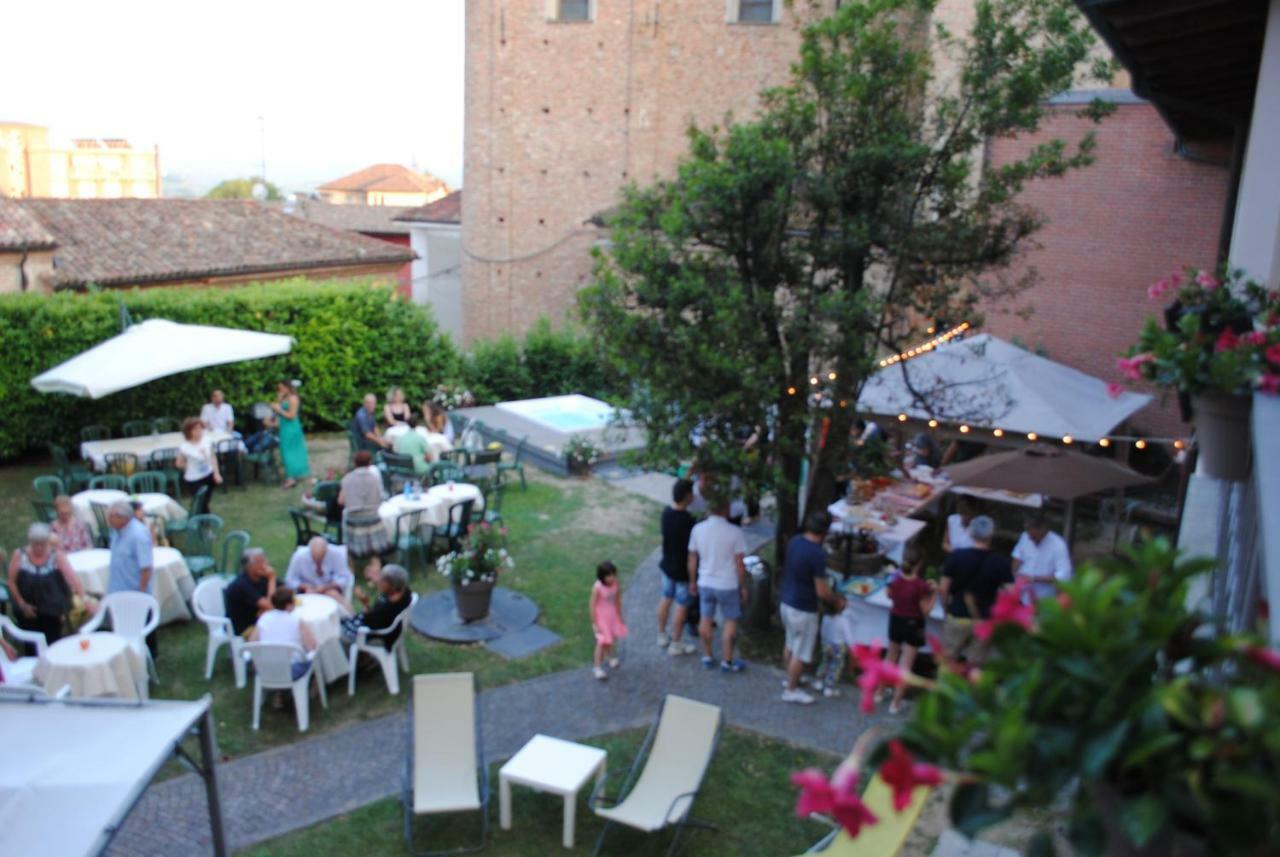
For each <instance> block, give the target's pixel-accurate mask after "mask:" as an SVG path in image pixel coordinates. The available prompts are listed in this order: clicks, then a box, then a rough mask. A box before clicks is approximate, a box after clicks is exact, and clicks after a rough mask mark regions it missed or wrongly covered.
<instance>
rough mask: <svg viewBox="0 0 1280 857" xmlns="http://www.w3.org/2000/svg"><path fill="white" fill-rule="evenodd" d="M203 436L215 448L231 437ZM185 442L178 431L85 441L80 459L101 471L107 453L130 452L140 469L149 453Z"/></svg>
mask: <svg viewBox="0 0 1280 857" xmlns="http://www.w3.org/2000/svg"><path fill="white" fill-rule="evenodd" d="M204 436H205V438H206V439H207V440H208V441H209V442H210V443H211V444H212V445H213V446H214V447H215V448H216V447H217V445H218V441H220V440H226V439H227V438H229V437H231V435H230V434H229V433H228V432H225V431H206V432H205V433H204ZM185 440H186V438H184V437H183V436H182V432H180V431H171V432H166V433H165V434H143V435H138V436H137V437H117V438H113V439H111V440H87V441H85V442H84V443H82V444H80V457H81V458H83V459H84V460H85V461H89V462H92V464H93V469H94V470H103V469H105V468H106V466H107V461H106V456H107V454H108V453H112V452H132V453H133V454H134V455H136V456H138V466H139V467H141V466H143V465H145V464H146V463H147V462H148V461H150V459H151V453H153V452H155V451H156V450H157V449H177V448H178V447H180V446H182V443H183V441H185Z"/></svg>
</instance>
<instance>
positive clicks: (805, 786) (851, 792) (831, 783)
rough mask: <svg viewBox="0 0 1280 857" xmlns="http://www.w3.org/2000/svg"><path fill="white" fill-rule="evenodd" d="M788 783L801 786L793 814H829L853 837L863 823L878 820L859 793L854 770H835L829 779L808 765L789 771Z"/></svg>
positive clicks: (860, 830)
mask: <svg viewBox="0 0 1280 857" xmlns="http://www.w3.org/2000/svg"><path fill="white" fill-rule="evenodd" d="M791 782H792V783H794V784H795V785H797V786H799V787H800V796H799V797H798V798H797V799H796V815H797V816H799V817H800V818H807V817H809V816H810V815H813V814H814V813H820V814H822V815H829V816H831V817H832V818H834V819H835V820H836V822H837V823H839V825H840V826H841V827H843V828H844V829H845V830H846V831H848V833H849V835H850V836H854V837H856V836H857V835H858V834H859V833H861V832H862V828H863V827H864V826H866V825H870V824H875V823H876V822H878V821H879V819H878V818H876V816H875V814H874V813H872V812H871V810H869V809H867V805H866V804H864V803H863V802H862V798H861V797H859V796H858V793H857V786H858V777H857V774H856V773H854V772H848V773H841V772H839V771H837V773H836V775H835V776H834V777H832V778H831V779H830V780H828V779H827V776H826V774H824V773H822V771H819V770H818V769H817V768H807V769H805V770H803V771H796V772H795V773H794V774H792V775H791Z"/></svg>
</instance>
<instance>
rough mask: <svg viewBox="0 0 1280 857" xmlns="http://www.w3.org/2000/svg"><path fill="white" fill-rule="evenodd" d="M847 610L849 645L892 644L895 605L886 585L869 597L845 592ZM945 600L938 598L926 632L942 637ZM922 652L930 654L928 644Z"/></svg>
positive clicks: (844, 619)
mask: <svg viewBox="0 0 1280 857" xmlns="http://www.w3.org/2000/svg"><path fill="white" fill-rule="evenodd" d="M844 595H845V610H844V612H843V613H841V614H840V620H841V622H842V624H843V628H844V632H845V636H846V638H847V639H846V643H847V644H848V645H850V646H852V645H864V646H866V645H870V644H872V643H879V644H880V645H882V646H887V645H888V644H889V610H890V609H891V608H892V607H893V602H891V601H890V600H889V593H888V591H887V589H886V587H884V586H882V587H880V588H879V589H877V590H876V591H875V592H873V593H871V594H870V595H868V596H867V597H865V598H862V597H860V596H858V595H854V594H852V593H848V592H846V593H844ZM943 617H944V614H943V610H942V600H941V599H936V600H935V601H934V604H933V609H932V610H930V611H929V615H928V617H926V619H925V633H926V634H936V635H937V636H938V637H939V638H941V637H942V620H943ZM921 651H922V652H927V651H929V646H928V645H925V647H924V648H923V649H921Z"/></svg>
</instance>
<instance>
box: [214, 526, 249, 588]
mask: <svg viewBox="0 0 1280 857" xmlns="http://www.w3.org/2000/svg"><path fill="white" fill-rule="evenodd" d="M248 549H249V534H248V533H246V532H245V531H244V530H232V531H231V532H229V533H227V534H226V535H225V536H223V537H222V559H221V561H220V562H219V563H218V574H221V575H222V576H223V577H235V576H236V575H237V574H239V573H240V557H242V556H244V552H245V551H246V550H248Z"/></svg>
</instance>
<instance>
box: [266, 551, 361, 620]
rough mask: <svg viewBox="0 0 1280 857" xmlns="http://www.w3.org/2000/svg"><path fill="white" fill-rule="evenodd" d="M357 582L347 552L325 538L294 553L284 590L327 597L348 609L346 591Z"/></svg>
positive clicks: (285, 577)
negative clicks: (348, 563) (289, 589)
mask: <svg viewBox="0 0 1280 857" xmlns="http://www.w3.org/2000/svg"><path fill="white" fill-rule="evenodd" d="M354 580H355V578H354V576H353V575H352V574H351V569H350V568H348V567H347V551H346V549H345V548H343V547H340V546H338V545H331V544H329V542H327V541H326V540H325V539H324V538H323V537H322V536H315V537H313V538H312V539H311V541H310V542H308V543H307V545H306V547H300V548H298V549H297V550H295V551H294V552H293V556H292V557H291V558H290V559H289V569H288V571H286V572H285V575H284V583H285V586H288V587H290V588H291V589H294V590H296V591H298V592H310V593H313V594H316V595H328V596H329V597H330V598H332V599H333V600H335V601H337V602H338V603H339V604H341V605H342V606H343V607H345V608H349V605H348V604H347V587H348V586H350V585H351V584H352V583H353V582H354Z"/></svg>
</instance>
